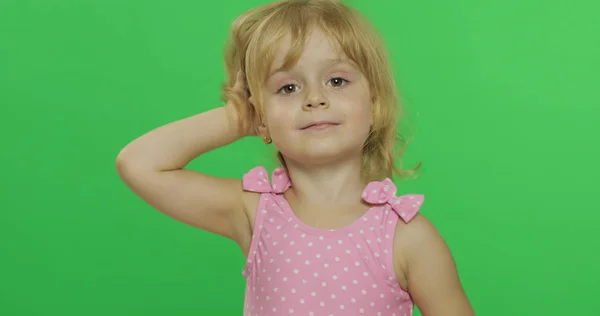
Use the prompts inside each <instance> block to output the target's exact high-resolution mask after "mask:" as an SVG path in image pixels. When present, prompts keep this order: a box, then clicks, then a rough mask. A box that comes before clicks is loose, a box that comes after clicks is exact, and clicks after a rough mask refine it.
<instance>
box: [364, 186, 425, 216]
mask: <svg viewBox="0 0 600 316" xmlns="http://www.w3.org/2000/svg"><path fill="white" fill-rule="evenodd" d="M396 193H397V189H396V186H395V185H394V183H393V182H392V180H390V179H389V178H386V179H385V180H383V181H373V182H370V183H369V184H368V185H367V187H366V188H365V190H364V191H363V194H362V198H363V200H365V201H366V202H367V203H369V204H388V205H390V206H391V208H392V209H393V210H394V211H395V212H396V213H398V215H399V216H400V217H401V218H402V219H403V220H404V221H405V222H407V223H408V222H409V221H410V220H412V219H413V218H414V217H415V215H417V213H418V212H419V209H420V208H421V205H422V204H423V200H424V196H423V195H421V194H406V195H402V196H396Z"/></svg>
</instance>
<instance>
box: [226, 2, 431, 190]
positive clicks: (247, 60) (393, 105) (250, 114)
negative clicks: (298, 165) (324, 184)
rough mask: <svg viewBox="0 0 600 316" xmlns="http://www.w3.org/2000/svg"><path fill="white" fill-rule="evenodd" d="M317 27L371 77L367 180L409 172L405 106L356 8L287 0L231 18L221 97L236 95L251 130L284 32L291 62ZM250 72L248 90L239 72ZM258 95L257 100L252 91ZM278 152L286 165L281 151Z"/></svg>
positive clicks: (375, 38) (365, 156)
mask: <svg viewBox="0 0 600 316" xmlns="http://www.w3.org/2000/svg"><path fill="white" fill-rule="evenodd" d="M314 28H319V29H320V30H322V31H323V32H324V33H325V34H326V36H327V37H328V38H329V39H330V40H331V41H332V43H334V44H337V45H338V48H340V49H341V52H343V53H344V54H345V55H346V56H347V58H349V59H351V60H352V61H353V62H354V63H356V65H358V67H359V68H360V71H361V72H362V73H363V75H365V77H366V78H367V81H368V82H369V88H370V91H371V95H372V96H373V106H372V114H373V126H372V128H371V131H370V134H369V136H368V138H367V140H366V141H365V144H364V147H363V159H362V166H363V168H362V175H363V177H364V179H366V180H367V181H372V180H380V179H382V178H384V177H389V178H392V177H393V173H396V174H397V175H399V176H400V177H401V178H406V177H408V176H410V175H413V174H415V172H416V171H417V170H418V169H419V168H420V165H421V164H420V163H418V165H417V166H416V167H415V168H414V169H412V170H401V169H400V168H399V167H398V166H397V164H396V162H397V161H398V160H399V158H402V156H403V153H404V149H405V147H406V145H407V143H408V141H407V139H406V138H405V137H403V135H401V134H400V133H399V132H398V125H399V118H400V115H401V114H403V113H401V108H400V104H399V97H398V92H397V89H396V83H395V80H394V76H393V74H392V71H391V66H390V64H389V60H388V56H387V52H386V49H385V45H384V44H383V41H382V40H381V38H380V36H379V35H378V33H377V32H376V30H375V28H374V27H373V26H372V25H371V24H370V23H369V22H368V21H367V19H366V18H365V17H364V16H363V15H361V14H360V13H359V12H357V11H356V10H354V9H353V8H351V7H349V6H347V5H345V4H343V3H341V2H340V1H334V0H286V1H279V2H274V3H270V4H266V5H263V6H260V7H257V8H254V9H251V10H249V11H247V12H245V13H243V14H242V15H240V16H239V17H238V18H237V19H236V20H235V21H234V22H233V24H232V26H231V30H230V38H229V40H228V42H227V46H226V50H225V68H226V71H227V78H228V79H227V81H226V82H225V83H224V85H223V101H232V103H233V104H234V105H235V106H236V110H237V112H238V116H239V118H240V119H239V123H240V128H241V129H242V130H249V129H251V128H253V127H254V126H257V125H258V124H260V122H261V115H262V113H263V109H262V102H261V95H260V91H261V89H260V87H261V86H262V85H264V84H265V83H266V81H267V80H268V76H269V72H270V68H271V66H272V62H273V59H274V56H275V54H276V52H277V50H278V48H279V46H280V44H281V42H282V40H283V38H284V37H285V36H286V35H290V36H291V38H292V47H291V49H290V51H289V52H288V55H287V58H286V60H285V62H284V68H291V67H293V65H294V64H295V63H296V62H297V61H298V59H299V58H300V56H301V54H302V51H303V47H304V45H305V43H306V40H307V37H308V36H309V35H310V33H311V31H312V30H313V29H314ZM240 71H241V72H242V73H244V74H245V77H246V80H247V82H246V84H247V88H248V89H247V90H246V91H239V90H236V89H234V84H235V79H236V75H237V73H238V72H240ZM250 94H252V95H254V99H255V100H254V104H251V103H250V102H249V101H248V96H249V95H250ZM278 158H279V160H280V162H281V164H282V166H284V167H285V160H284V158H283V155H282V154H281V152H278Z"/></svg>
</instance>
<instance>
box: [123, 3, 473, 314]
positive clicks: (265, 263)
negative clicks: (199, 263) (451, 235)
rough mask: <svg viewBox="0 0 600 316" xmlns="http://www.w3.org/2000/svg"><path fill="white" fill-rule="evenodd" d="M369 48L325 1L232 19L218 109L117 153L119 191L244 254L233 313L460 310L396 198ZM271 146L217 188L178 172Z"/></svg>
mask: <svg viewBox="0 0 600 316" xmlns="http://www.w3.org/2000/svg"><path fill="white" fill-rule="evenodd" d="M384 51H385V50H384V46H383V45H382V43H381V41H380V40H379V38H378V36H377V35H376V33H375V31H374V30H373V29H372V28H371V27H370V25H369V23H367V22H366V20H365V19H364V18H362V17H361V15H360V14H358V13H357V12H355V11H354V10H352V9H350V8H349V7H347V6H345V5H342V4H340V3H338V2H337V1H316V0H315V1H310V0H304V1H293V0H289V1H283V2H277V3H273V4H269V5H265V6H262V7H259V8H257V9H255V10H251V11H249V12H247V13H245V14H243V15H242V16H240V17H239V18H238V19H237V20H236V21H235V22H234V24H233V27H232V40H231V43H230V46H229V48H228V51H227V54H226V67H227V71H228V74H229V78H230V79H229V81H228V82H227V84H226V85H225V88H224V95H225V99H226V100H227V101H228V102H227V104H226V105H225V106H224V107H220V108H217V109H214V110H211V111H208V112H205V113H201V114H198V115H195V116H192V117H189V118H185V119H182V120H180V121H177V122H174V123H171V124H168V125H165V126H162V127H159V128H157V129H155V130H153V131H150V132H149V133H147V134H145V135H143V136H142V137H140V138H138V139H136V140H134V141H133V142H131V143H130V144H128V145H127V146H126V147H125V148H124V149H123V150H122V151H121V153H120V154H119V156H118V159H117V169H118V172H119V174H120V176H121V177H122V179H123V181H124V182H125V183H126V184H127V185H128V186H129V187H130V188H131V189H132V190H133V191H134V192H135V193H136V194H138V195H139V196H140V197H141V198H143V199H144V200H145V201H147V202H148V203H149V204H150V205H152V206H153V207H155V208H156V209H158V210H160V211H161V212H163V213H165V214H167V215H168V216H170V217H172V218H174V219H177V220H179V221H181V222H183V223H186V224H189V225H193V226H195V227H198V228H200V229H203V230H206V231H210V232H213V233H216V234H219V235H222V236H225V237H227V238H230V239H232V240H234V241H235V242H236V243H237V244H238V245H239V247H240V248H241V249H242V251H243V253H244V254H245V255H246V256H247V262H246V266H245V268H244V270H243V275H244V276H245V278H246V280H247V286H246V296H245V304H244V315H363V314H364V315H397V316H402V315H412V313H413V312H412V310H413V304H416V305H417V306H418V307H419V309H420V310H421V311H422V313H423V314H424V315H426V316H470V315H474V312H473V310H472V308H471V306H470V303H469V301H468V299H467V297H466V295H465V293H464V291H463V289H462V286H461V284H460V281H459V278H458V275H457V271H456V268H455V264H454V261H453V259H452V256H451V254H450V252H449V251H448V248H447V246H446V245H445V243H444V241H443V240H442V238H441V237H440V236H439V235H438V233H437V231H436V229H435V228H434V227H433V226H432V225H431V224H430V223H429V222H428V221H427V220H426V219H425V217H423V216H422V215H418V214H417V212H418V210H419V208H420V207H421V205H422V202H423V196H422V195H413V194H407V195H400V196H398V195H397V190H396V187H395V186H394V183H393V182H392V181H391V180H390V179H389V178H390V177H391V176H392V172H393V171H396V172H397V173H399V174H400V175H406V174H408V172H405V171H398V170H397V169H396V168H395V166H394V162H395V160H396V158H395V156H394V152H395V142H396V138H397V135H396V134H397V113H398V112H397V111H398V109H397V107H396V103H397V95H396V91H395V83H394V80H393V77H392V74H391V72H390V66H389V65H388V61H387V57H386V54H385V53H384ZM253 135H257V136H260V137H261V138H262V139H263V140H264V142H265V143H266V144H270V143H271V142H272V143H273V144H274V145H275V146H276V147H277V149H278V150H279V159H280V161H281V167H280V168H277V169H275V170H274V171H273V173H272V175H271V176H270V177H269V175H268V174H267V170H265V168H263V167H260V166H259V167H256V168H254V169H252V170H250V171H249V172H248V173H247V174H245V175H244V177H243V179H242V180H241V181H240V180H237V179H222V178H216V177H213V176H210V175H206V174H200V173H197V172H194V171H191V170H185V169H184V167H185V166H186V165H187V164H188V163H189V162H190V161H191V160H193V159H194V158H195V157H197V156H199V155H201V154H203V153H206V152H208V151H210V150H214V149H217V148H219V147H222V146H225V145H227V144H229V143H231V142H233V141H235V140H237V139H239V138H240V137H244V136H253Z"/></svg>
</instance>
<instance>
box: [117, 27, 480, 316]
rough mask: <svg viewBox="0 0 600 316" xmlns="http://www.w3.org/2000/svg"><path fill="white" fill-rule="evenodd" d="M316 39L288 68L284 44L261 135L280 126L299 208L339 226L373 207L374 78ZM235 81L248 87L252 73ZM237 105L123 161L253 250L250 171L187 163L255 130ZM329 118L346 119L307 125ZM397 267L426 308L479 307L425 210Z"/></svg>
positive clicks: (464, 311) (399, 235)
mask: <svg viewBox="0 0 600 316" xmlns="http://www.w3.org/2000/svg"><path fill="white" fill-rule="evenodd" d="M307 44H308V45H307V46H306V48H305V51H304V52H303V55H302V57H301V58H300V60H299V62H298V63H297V64H296V65H295V66H294V67H293V68H292V69H288V70H286V71H278V69H279V68H280V65H281V62H282V60H283V58H284V56H285V54H286V52H287V50H288V49H289V39H288V41H287V42H285V43H284V45H282V46H281V47H280V51H279V52H278V54H277V58H276V59H275V62H274V63H273V69H272V70H273V75H272V76H271V77H270V78H269V80H268V83H267V85H265V86H264V87H263V91H261V92H262V94H263V95H264V100H263V101H264V104H263V105H264V113H263V114H264V116H263V117H264V122H263V124H262V125H261V126H260V128H259V134H260V135H259V136H261V137H265V136H270V137H271V138H272V139H273V143H274V144H275V145H276V146H277V147H278V148H279V149H280V151H281V152H282V153H283V155H284V156H285V160H286V164H287V166H288V169H289V173H290V176H291V178H292V179H293V181H294V185H293V187H292V188H290V189H289V190H287V191H286V192H285V197H286V199H287V200H288V202H289V204H290V205H291V207H292V209H293V210H294V213H295V214H296V216H297V217H298V218H299V219H300V220H302V221H304V222H305V223H306V224H308V225H312V226H314V227H318V228H322V229H327V228H338V227H342V226H346V225H349V224H350V223H352V222H354V221H355V220H356V219H358V218H360V217H361V216H362V215H363V213H364V212H365V210H367V209H368V205H365V204H364V203H363V202H362V200H361V198H360V197H361V193H362V190H363V189H364V187H365V186H366V183H364V182H363V181H362V180H361V177H360V172H359V170H360V167H361V163H360V160H361V148H362V144H363V143H364V141H365V139H366V138H367V135H368V132H369V128H370V126H371V123H372V116H371V106H372V104H371V101H370V100H371V95H370V91H369V89H368V84H367V80H366V78H365V77H364V76H363V75H362V74H361V73H360V71H358V69H357V67H355V66H354V65H352V63H351V62H349V61H347V60H346V58H345V56H343V55H342V54H339V53H338V52H337V51H336V49H335V46H332V45H331V43H330V42H329V41H328V40H327V38H326V37H325V36H323V34H322V33H321V32H319V31H318V30H317V31H315V32H314V33H312V35H311V36H310V38H309V40H308V43H307ZM332 60H338V61H339V60H342V61H344V60H346V61H344V62H340V63H335V64H334V63H332V62H331V61H332ZM235 88H236V89H239V90H240V91H245V80H243V75H242V74H240V75H239V76H238V81H237V82H236V85H235ZM250 101H251V102H254V101H255V100H252V99H251V98H250ZM235 108H236V107H235V106H234V104H232V103H227V105H225V106H224V107H219V108H215V109H212V110H210V111H207V112H204V113H199V114H196V115H194V116H191V117H188V118H184V119H181V120H178V121H175V122H171V123H169V124H166V125H163V126H160V127H157V128H155V129H153V130H151V131H149V132H147V133H146V134H144V135H142V136H140V137H138V138H136V139H134V140H133V141H131V142H130V143H129V144H127V146H125V147H124V148H123V149H122V150H121V151H120V152H119V154H118V156H117V160H116V169H117V172H118V174H119V176H120V177H121V179H122V180H123V182H124V183H125V184H126V185H127V186H128V187H129V188H130V189H131V190H132V191H133V192H134V193H136V194H137V195H138V196H139V197H140V198H142V199H143V200H144V201H146V202H147V203H148V204H149V205H151V206H153V207H154V208H155V209H157V210H159V211H160V212H162V213H164V214H165V215H167V216H169V217H171V218H173V219H175V220H177V221H180V222H182V223H185V224H188V225H190V226H193V227H197V228H199V229H202V230H205V231H208V232H212V233H215V234H218V235H221V236H224V237H226V238H229V239H231V240H233V241H235V242H236V243H237V244H238V245H239V247H240V249H241V250H242V252H243V253H244V255H246V256H247V255H248V251H249V248H250V244H251V241H252V227H254V221H255V216H256V205H257V204H258V200H259V197H260V196H259V195H258V194H255V193H252V192H247V191H244V190H243V189H242V183H241V180H240V179H231V178H220V177H215V176H211V175H208V174H203V173H200V172H197V171H194V170H190V169H186V168H185V167H186V165H188V164H189V163H190V162H191V161H192V160H193V159H194V158H196V157H198V156H201V155H203V154H205V153H208V152H210V151H212V150H215V149H217V148H221V147H223V146H226V145H228V144H230V143H232V142H234V141H236V140H238V139H240V138H241V137H244V136H248V135H249V134H248V131H240V130H239V128H238V127H239V125H238V124H236V122H238V120H239V118H238V116H237V112H236V111H235ZM229 114H231V115H229ZM230 117H233V118H234V119H233V120H230ZM319 120H330V121H333V122H335V123H337V125H336V126H335V127H332V128H328V129H320V130H303V129H302V127H304V126H305V125H307V124H310V123H312V122H315V121H319ZM394 268H395V271H396V275H397V278H398V282H399V284H400V285H401V286H402V287H403V288H404V289H405V290H407V291H409V292H410V294H411V296H412V298H413V300H414V301H415V303H416V305H417V306H418V307H419V309H420V310H421V311H422V312H423V315H425V316H471V315H474V313H473V310H472V308H471V306H470V303H469V301H468V299H467V297H466V295H465V293H464V291H463V289H462V286H461V284H460V281H459V278H458V274H457V272H456V267H455V264H454V260H453V259H452V256H451V254H450V251H449V250H448V247H447V246H446V244H445V243H444V240H443V239H442V238H441V237H440V235H439V234H438V232H437V230H436V229H435V227H434V226H433V225H432V224H431V223H430V222H429V221H427V219H425V217H424V216H422V215H418V216H417V217H415V218H414V219H413V220H412V221H411V222H410V223H408V224H403V223H402V222H400V223H399V224H398V226H397V229H396V234H395V240H394Z"/></svg>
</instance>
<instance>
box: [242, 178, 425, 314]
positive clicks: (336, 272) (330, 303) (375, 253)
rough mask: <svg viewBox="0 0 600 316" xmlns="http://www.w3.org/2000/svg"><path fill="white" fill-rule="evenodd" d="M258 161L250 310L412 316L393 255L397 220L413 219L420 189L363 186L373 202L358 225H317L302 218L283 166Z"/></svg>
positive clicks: (249, 185) (248, 271) (250, 181)
mask: <svg viewBox="0 0 600 316" xmlns="http://www.w3.org/2000/svg"><path fill="white" fill-rule="evenodd" d="M271 178H272V184H271V183H270V181H269V178H268V173H267V170H266V169H265V168H264V167H256V168H254V169H252V170H251V171H250V172H248V173H247V174H246V175H244V177H243V187H244V190H246V191H253V192H259V193H261V198H260V202H259V205H258V209H257V212H256V221H255V224H254V233H253V236H252V243H251V246H250V251H249V255H248V259H247V262H246V266H245V268H244V271H243V275H244V277H245V278H246V281H247V283H246V297H245V305H244V316H255V315H257V316H269V315H278V316H279V315H306V316H311V315H312V316H322V315H323V316H329V315H337V316H340V315H344V316H345V315H362V314H364V315H369V316H371V315H389V316H394V315H396V316H410V315H412V313H413V302H412V299H411V297H410V295H409V294H408V293H407V292H406V291H404V290H402V288H400V285H399V284H398V281H397V279H396V274H395V272H394V265H393V260H392V248H393V240H394V238H393V236H394V232H395V227H396V223H397V221H398V219H399V218H402V219H403V220H404V221H405V222H408V221H410V220H411V219H412V218H413V217H414V216H415V215H416V214H417V211H418V210H419V208H420V207H421V204H422V203H423V196H422V195H403V196H400V197H397V196H396V187H395V186H394V184H393V183H392V181H390V180H389V179H385V180H384V181H375V182H371V183H369V184H368V185H367V187H366V188H365V190H364V191H363V195H362V197H363V199H364V200H365V201H366V202H368V203H369V204H371V205H372V207H371V208H370V209H369V210H367V211H366V212H365V214H364V215H363V216H362V217H361V218H360V219H358V220H356V221H355V222H354V223H352V224H350V225H348V226H346V227H342V228H339V229H319V228H315V227H312V226H309V225H307V224H304V223H303V222H301V221H300V220H299V219H298V218H297V217H296V216H295V215H294V212H292V210H291V208H290V206H289V204H288V203H287V201H286V199H285V198H284V196H283V194H282V193H283V192H284V191H285V190H287V189H288V188H289V187H290V186H291V184H290V180H289V178H288V176H287V174H286V172H285V170H284V169H283V168H277V169H275V170H274V171H273V174H272V177H271Z"/></svg>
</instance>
